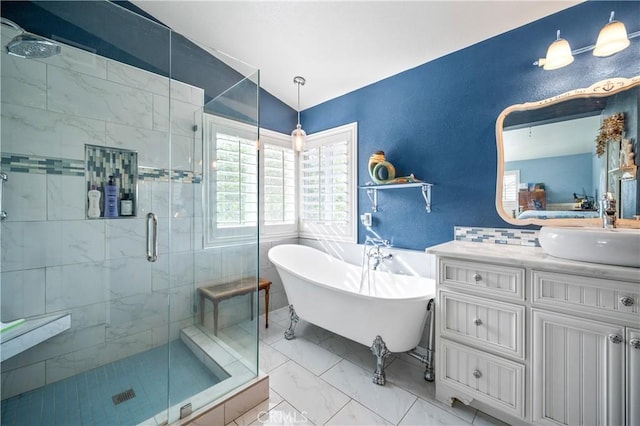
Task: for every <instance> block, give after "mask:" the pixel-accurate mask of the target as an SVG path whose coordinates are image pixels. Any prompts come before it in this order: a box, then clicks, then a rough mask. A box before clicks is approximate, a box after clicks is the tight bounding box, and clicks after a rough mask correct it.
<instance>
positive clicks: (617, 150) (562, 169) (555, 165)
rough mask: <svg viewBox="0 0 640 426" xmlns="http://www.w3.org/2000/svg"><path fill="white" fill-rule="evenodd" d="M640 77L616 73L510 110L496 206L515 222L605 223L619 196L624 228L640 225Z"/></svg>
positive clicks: (501, 120)
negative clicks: (610, 202)
mask: <svg viewBox="0 0 640 426" xmlns="http://www.w3.org/2000/svg"><path fill="white" fill-rule="evenodd" d="M639 116H640V76H635V77H632V78H611V79H607V80H603V81H599V82H597V83H595V84H593V85H592V86H590V87H587V88H582V89H576V90H572V91H570V92H566V93H563V94H561V95H558V96H554V97H552V98H549V99H544V100H541V101H536V102H527V103H523V104H518V105H512V106H509V107H507V108H505V110H504V111H502V113H501V114H500V115H499V116H498V119H497V121H496V144H497V150H498V172H497V179H496V182H497V187H496V209H497V211H498V214H499V215H500V217H502V218H503V219H504V220H505V221H507V222H508V223H511V224H513V225H531V224H533V225H552V226H601V219H600V216H599V211H598V210H599V209H598V206H599V200H600V199H601V198H602V196H603V194H605V193H611V194H613V196H614V198H615V199H616V201H617V203H616V204H617V207H618V222H617V223H618V225H619V226H622V227H633V228H640V220H638V219H640V216H639V215H640V199H639V198H640V197H639V196H638V194H639V193H640V182H639V179H640V177H639V176H640V174H639V173H637V165H636V164H638V162H639V161H640V160H639V159H638V157H640V153H638V151H639V149H638V148H639V144H638V136H639V133H640V130H639V121H640V120H639V118H640V117H639Z"/></svg>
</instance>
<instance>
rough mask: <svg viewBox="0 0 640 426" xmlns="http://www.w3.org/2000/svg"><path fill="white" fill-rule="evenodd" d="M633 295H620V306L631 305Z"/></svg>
mask: <svg viewBox="0 0 640 426" xmlns="http://www.w3.org/2000/svg"><path fill="white" fill-rule="evenodd" d="M633 302H634V300H633V297H629V296H622V297H621V298H620V304H621V305H622V306H633Z"/></svg>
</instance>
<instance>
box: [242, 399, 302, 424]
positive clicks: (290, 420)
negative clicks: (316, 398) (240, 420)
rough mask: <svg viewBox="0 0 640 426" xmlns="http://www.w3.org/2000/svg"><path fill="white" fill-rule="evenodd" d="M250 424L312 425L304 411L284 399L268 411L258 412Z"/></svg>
mask: <svg viewBox="0 0 640 426" xmlns="http://www.w3.org/2000/svg"><path fill="white" fill-rule="evenodd" d="M251 424H252V425H265V426H289V425H313V423H311V421H310V420H309V419H308V418H307V416H305V415H304V413H301V412H300V411H298V410H296V409H295V408H293V407H292V406H291V405H290V404H288V403H287V402H286V401H283V402H281V403H280V404H278V405H276V406H275V407H274V408H272V409H271V410H269V411H268V412H262V413H260V417H258V418H257V419H256V421H255V422H253V423H251Z"/></svg>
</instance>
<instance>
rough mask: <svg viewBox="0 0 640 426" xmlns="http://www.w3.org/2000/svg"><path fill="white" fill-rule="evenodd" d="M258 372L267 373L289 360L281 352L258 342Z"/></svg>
mask: <svg viewBox="0 0 640 426" xmlns="http://www.w3.org/2000/svg"><path fill="white" fill-rule="evenodd" d="M259 351H260V364H259V366H260V370H262V371H263V372H265V373H269V372H270V371H271V370H273V369H274V368H276V367H279V366H280V365H282V364H284V363H285V362H287V360H288V359H289V358H287V357H286V356H285V355H283V354H282V353H281V352H278V351H277V350H275V349H273V348H272V347H271V346H269V345H267V344H266V343H264V342H260V348H259Z"/></svg>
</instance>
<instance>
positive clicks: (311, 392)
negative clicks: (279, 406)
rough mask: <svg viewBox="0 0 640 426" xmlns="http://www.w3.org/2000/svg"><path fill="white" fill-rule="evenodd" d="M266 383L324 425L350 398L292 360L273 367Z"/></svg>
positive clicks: (294, 405)
mask: <svg viewBox="0 0 640 426" xmlns="http://www.w3.org/2000/svg"><path fill="white" fill-rule="evenodd" d="M269 384H270V386H271V387H272V388H273V389H274V390H275V391H276V392H277V393H278V394H280V395H281V396H282V397H283V398H284V399H285V400H286V401H287V402H288V403H289V404H291V405H292V406H293V407H295V408H296V409H297V410H298V411H299V412H300V413H302V414H304V415H305V417H307V418H308V419H309V420H310V421H311V422H313V423H315V424H324V423H325V422H326V421H327V420H329V419H330V418H331V417H333V416H334V415H335V414H336V413H337V412H338V411H340V410H341V409H342V407H344V406H345V405H346V404H347V402H348V401H349V397H348V396H346V395H345V394H344V393H342V392H340V391H339V390H337V389H336V388H334V387H333V386H331V385H330V384H328V383H327V382H325V381H324V380H321V379H320V378H318V377H316V376H315V375H314V374H313V373H311V372H309V371H308V370H306V369H304V368H303V367H301V366H299V365H298V364H296V363H295V362H293V361H287V362H286V363H284V364H283V365H281V366H280V367H278V368H276V369H274V370H272V371H271V373H270V374H269Z"/></svg>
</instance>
